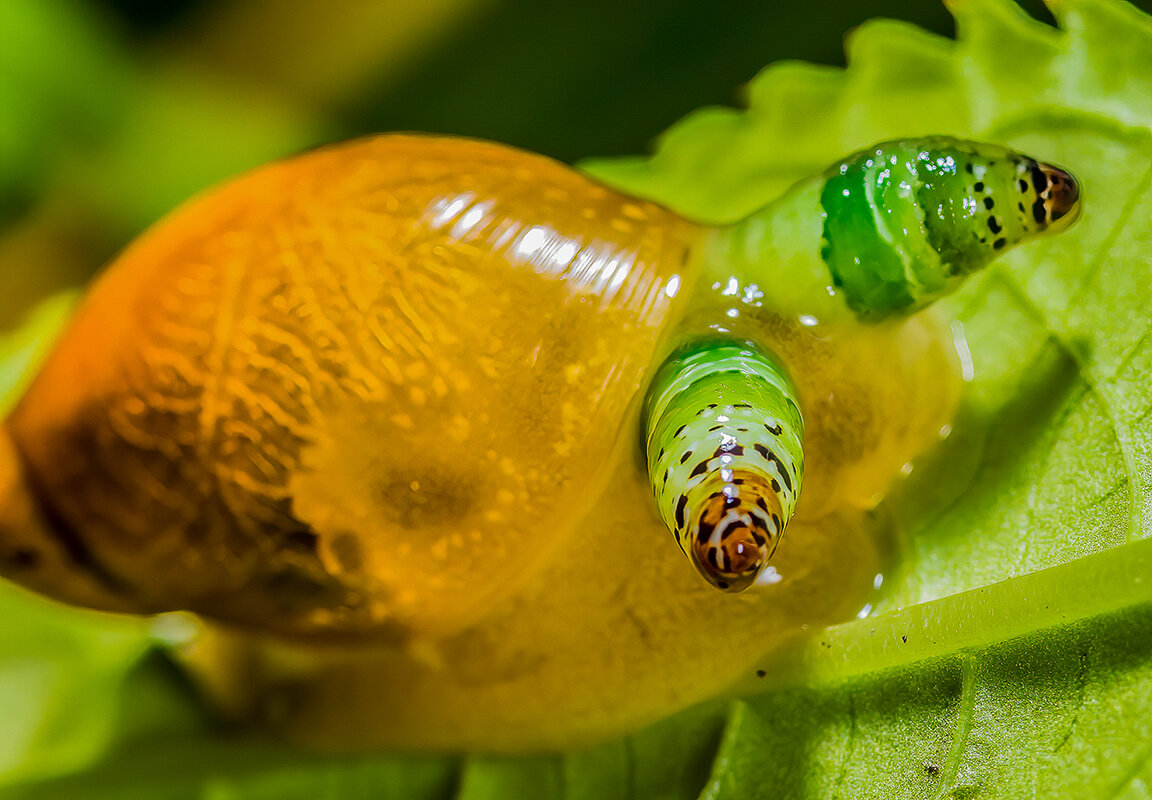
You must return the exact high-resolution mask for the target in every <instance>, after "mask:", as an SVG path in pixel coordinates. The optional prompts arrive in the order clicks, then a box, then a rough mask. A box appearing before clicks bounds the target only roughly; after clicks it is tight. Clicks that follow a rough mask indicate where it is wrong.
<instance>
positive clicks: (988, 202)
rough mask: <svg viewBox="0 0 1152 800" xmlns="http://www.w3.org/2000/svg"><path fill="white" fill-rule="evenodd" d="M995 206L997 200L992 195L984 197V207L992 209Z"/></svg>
mask: <svg viewBox="0 0 1152 800" xmlns="http://www.w3.org/2000/svg"><path fill="white" fill-rule="evenodd" d="M995 207H996V201H995V200H993V199H992V198H991V197H985V198H984V208H986V209H988V210H989V211H991V210H992V209H993V208H995Z"/></svg>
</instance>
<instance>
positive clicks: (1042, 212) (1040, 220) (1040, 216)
mask: <svg viewBox="0 0 1152 800" xmlns="http://www.w3.org/2000/svg"><path fill="white" fill-rule="evenodd" d="M1032 219H1034V220H1036V224H1037V225H1043V224H1044V222H1045V220H1047V219H1048V209H1047V208H1046V207H1045V206H1044V198H1043V197H1037V198H1036V202H1035V203H1033V204H1032Z"/></svg>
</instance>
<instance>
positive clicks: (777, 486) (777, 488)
mask: <svg viewBox="0 0 1152 800" xmlns="http://www.w3.org/2000/svg"><path fill="white" fill-rule="evenodd" d="M772 491H774V492H779V491H780V481H778V480H776V479H775V478H773V479H772Z"/></svg>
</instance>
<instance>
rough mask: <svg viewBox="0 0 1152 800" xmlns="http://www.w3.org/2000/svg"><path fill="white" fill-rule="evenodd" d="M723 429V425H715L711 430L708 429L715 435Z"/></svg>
mask: <svg viewBox="0 0 1152 800" xmlns="http://www.w3.org/2000/svg"><path fill="white" fill-rule="evenodd" d="M723 427H724V426H723V425H713V426H712V427H711V428H709V429H708V433H715V432H716V431H718V430H720V429H721V428H723Z"/></svg>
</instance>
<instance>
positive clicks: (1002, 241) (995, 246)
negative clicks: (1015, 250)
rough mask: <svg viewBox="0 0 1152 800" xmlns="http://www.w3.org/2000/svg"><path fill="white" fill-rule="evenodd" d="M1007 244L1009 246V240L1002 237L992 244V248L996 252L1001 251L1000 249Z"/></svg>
mask: <svg viewBox="0 0 1152 800" xmlns="http://www.w3.org/2000/svg"><path fill="white" fill-rule="evenodd" d="M1006 244H1008V240H1007V239H1005V238H1004V237H1000V238H999V239H997V240H996V241H994V242H993V243H992V247H993V249H995V250H999V249H1000V248H1002V247H1003V246H1004V245H1006Z"/></svg>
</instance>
